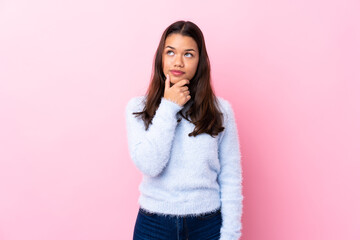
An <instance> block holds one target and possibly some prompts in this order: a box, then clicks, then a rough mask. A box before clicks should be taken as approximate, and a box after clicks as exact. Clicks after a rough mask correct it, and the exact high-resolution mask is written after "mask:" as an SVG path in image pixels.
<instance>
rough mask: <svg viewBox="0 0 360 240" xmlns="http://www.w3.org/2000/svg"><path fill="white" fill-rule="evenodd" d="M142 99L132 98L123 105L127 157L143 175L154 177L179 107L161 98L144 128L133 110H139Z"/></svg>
mask: <svg viewBox="0 0 360 240" xmlns="http://www.w3.org/2000/svg"><path fill="white" fill-rule="evenodd" d="M140 100H142V98H139V97H134V98H132V99H130V101H129V102H128V104H127V105H126V128H127V137H128V147H129V152H130V156H131V159H132V160H133V162H134V163H135V165H136V167H137V168H138V169H139V170H140V171H141V172H142V173H143V174H145V175H148V176H151V177H156V176H157V175H159V174H160V173H161V172H162V170H163V169H164V167H165V166H166V164H167V162H168V160H169V158H170V150H171V146H172V141H173V138H174V133H175V128H176V125H177V124H178V122H177V119H176V113H177V112H178V111H179V110H180V109H181V108H182V106H180V105H178V104H177V103H175V102H172V101H170V100H167V99H166V98H164V97H162V98H161V102H160V104H159V107H158V109H157V110H156V113H155V115H154V118H153V119H152V124H150V125H149V128H148V130H147V131H145V124H144V122H143V120H142V119H141V117H135V115H134V114H132V113H133V112H138V111H142V109H143V106H140Z"/></svg>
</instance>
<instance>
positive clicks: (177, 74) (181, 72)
mask: <svg viewBox="0 0 360 240" xmlns="http://www.w3.org/2000/svg"><path fill="white" fill-rule="evenodd" d="M170 72H171V73H172V74H173V75H175V76H180V75H183V74H184V72H183V71H178V70H171V71H170Z"/></svg>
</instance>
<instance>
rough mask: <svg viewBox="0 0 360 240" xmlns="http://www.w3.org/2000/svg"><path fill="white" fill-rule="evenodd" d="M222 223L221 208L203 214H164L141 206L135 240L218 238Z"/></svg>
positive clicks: (209, 239) (212, 239) (210, 239)
mask: <svg viewBox="0 0 360 240" xmlns="http://www.w3.org/2000/svg"><path fill="white" fill-rule="evenodd" d="M221 224H222V217H221V209H218V210H217V211H216V212H212V213H208V214H205V215H201V216H200V215H199V216H175V215H166V216H164V215H158V214H155V213H149V212H146V210H144V209H142V208H141V207H140V208H139V211H138V215H137V219H136V223H135V228H134V235H133V240H218V239H219V238H220V228H221Z"/></svg>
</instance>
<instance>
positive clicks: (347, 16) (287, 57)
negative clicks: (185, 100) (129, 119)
mask: <svg viewBox="0 0 360 240" xmlns="http://www.w3.org/2000/svg"><path fill="white" fill-rule="evenodd" d="M359 12H360V3H359V1H357V0H353V1H352V0H346V1H340V0H338V1H331V0H330V1H314V0H306V1H304V0H303V1H284V0H283V1H279V0H277V1H264V0H263V1H235V0H233V1H230V0H223V1H202V2H199V1H188V0H185V1H168V0H163V1H156V2H154V1H143V2H138V1H115V0H112V1H111V0H101V1H100V0H98V1H93V0H91V1H89V0H86V1H85V0H82V1H81V0H76V1H74V0H71V1H70V0H68V1H64V0H62V1H48V0H31V1H26V0H11V1H10V0H4V1H1V3H0V239H1V240H25V239H26V240H49V239H51V240H63V239H68V240H75V239H76V240H78V239H86V240H95V239H96V240H98V239H107V240H115V239H132V232H133V227H134V223H135V219H136V214H137V211H138V203H137V200H138V197H139V191H138V185H139V183H140V181H141V173H140V172H139V171H138V170H137V169H136V167H135V165H134V164H133V163H132V161H131V159H130V156H129V153H128V148H127V139H126V129H125V115H124V110H125V104H126V102H127V100H128V99H129V98H131V97H133V96H136V95H142V94H144V92H145V90H146V88H147V86H148V84H149V80H150V74H151V69H152V61H153V57H154V53H155V50H156V47H157V44H158V41H159V39H160V36H161V34H162V31H163V30H164V29H165V28H166V27H167V26H168V25H170V24H171V23H172V22H174V21H176V20H183V19H184V20H190V21H193V22H195V23H196V24H197V25H198V26H199V27H200V28H201V29H202V31H203V33H204V35H205V40H206V44H207V49H208V52H209V55H210V61H211V66H212V77H213V86H214V89H215V92H216V94H217V95H219V96H223V97H224V98H226V99H228V100H229V101H230V102H231V103H232V105H233V107H234V111H235V114H236V118H237V123H238V131H239V136H240V142H241V151H242V156H243V158H242V162H243V163H242V164H243V171H244V215H243V237H242V238H241V239H247V240H264V239H266V240H304V239H310V240H318V239H326V240H339V239H346V240H355V239H360V228H359V226H360V225H359V223H360V204H359V203H360V193H359V182H360V171H359V170H360V162H359V160H360V150H359V148H360V147H359V142H360V139H359V138H360V137H359V136H360V126H359V122H360V106H359V103H360V84H359V80H360V74H359V66H360V57H359V56H360V47H359V42H360V29H359V22H360V19H359Z"/></svg>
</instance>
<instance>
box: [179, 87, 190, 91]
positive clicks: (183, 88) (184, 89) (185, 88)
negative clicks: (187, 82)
mask: <svg viewBox="0 0 360 240" xmlns="http://www.w3.org/2000/svg"><path fill="white" fill-rule="evenodd" d="M188 89H189V88H188V87H187V86H185V87H181V88H180V90H181V91H182V92H184V91H186V90H188Z"/></svg>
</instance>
